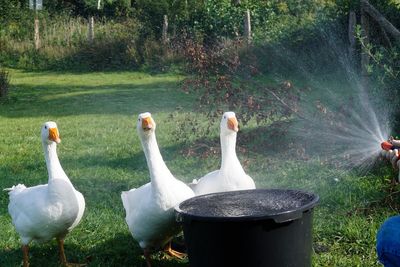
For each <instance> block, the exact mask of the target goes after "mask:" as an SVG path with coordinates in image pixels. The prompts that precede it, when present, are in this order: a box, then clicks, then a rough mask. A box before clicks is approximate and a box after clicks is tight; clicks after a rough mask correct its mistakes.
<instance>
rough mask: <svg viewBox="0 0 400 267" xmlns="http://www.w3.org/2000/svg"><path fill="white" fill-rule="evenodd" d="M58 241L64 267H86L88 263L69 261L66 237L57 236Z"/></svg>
mask: <svg viewBox="0 0 400 267" xmlns="http://www.w3.org/2000/svg"><path fill="white" fill-rule="evenodd" d="M57 243H58V248H59V251H60V261H61V264H62V266H64V267H84V266H86V264H84V263H71V262H67V258H66V257H65V251H64V239H61V238H57ZM24 267H25V266H24Z"/></svg>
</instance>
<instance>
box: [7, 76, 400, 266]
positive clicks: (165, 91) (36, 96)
mask: <svg viewBox="0 0 400 267" xmlns="http://www.w3.org/2000/svg"><path fill="white" fill-rule="evenodd" d="M10 74H11V77H12V81H11V82H12V88H11V92H10V100H9V101H7V102H5V103H0V188H7V187H10V186H12V185H14V184H18V183H24V184H25V185H27V186H32V185H36V184H39V183H46V182H47V171H46V167H45V162H44V157H43V152H42V147H41V143H40V138H39V132H40V127H41V125H42V123H43V122H45V121H48V120H53V121H56V122H57V124H58V127H59V130H60V134H61V139H62V142H61V144H60V145H59V146H58V155H59V158H60V161H61V164H62V166H63V168H64V170H65V171H66V173H67V175H68V176H69V177H70V179H71V181H72V183H73V184H74V185H75V187H76V188H77V189H78V190H79V191H80V192H82V193H83V195H84V196H85V199H86V205H87V206H86V211H85V215H84V217H83V219H82V221H81V223H80V225H79V226H78V227H77V228H75V229H74V231H73V232H72V233H70V234H69V235H68V236H67V238H66V242H65V247H66V254H67V258H68V259H69V260H70V261H72V262H85V263H88V266H144V265H145V262H144V259H143V257H142V252H141V249H140V248H139V246H138V244H137V243H136V242H135V241H134V240H133V239H132V237H131V235H130V233H129V230H128V227H127V226H126V224H125V220H124V216H125V214H124V210H123V207H122V203H121V199H120V193H121V191H123V190H128V189H130V188H132V187H138V186H140V185H142V184H144V183H146V182H147V181H148V180H149V175H148V171H147V166H146V162H145V158H144V154H143V152H142V149H141V146H140V143H139V139H138V137H137V135H136V130H135V122H136V117H137V115H138V114H139V113H141V112H145V111H149V112H151V113H152V114H153V117H154V119H155V121H156V123H158V124H157V133H156V134H157V137H158V142H159V146H160V148H161V153H162V154H163V156H164V160H165V161H166V163H167V165H168V166H169V168H170V169H171V171H172V173H174V174H175V175H176V177H178V178H180V179H182V180H184V181H186V182H188V181H191V179H193V178H198V177H199V176H202V175H204V174H205V173H207V172H209V171H211V170H214V169H216V168H218V166H219V154H218V153H219V152H218V150H217V152H216V153H205V151H204V149H203V150H202V151H197V150H195V151H194V152H193V151H192V152H191V153H188V151H191V150H190V148H191V147H195V145H198V142H200V141H198V140H196V139H195V138H193V136H195V135H194V134H191V131H192V129H191V128H190V127H184V126H185V125H186V126H187V125H188V124H184V123H182V121H183V120H187V119H188V118H190V117H192V116H193V117H196V118H197V119H198V118H200V119H202V120H204V122H203V123H205V124H207V118H206V116H205V115H202V114H199V113H197V112H196V111H195V109H194V108H193V106H194V104H195V102H196V99H197V98H196V95H194V94H185V93H184V92H183V91H181V90H180V88H179V87H180V86H179V81H180V80H181V79H182V77H181V76H179V75H176V74H163V75H149V74H146V73H140V72H107V73H58V72H40V73H34V72H22V71H16V70H11V73H10ZM239 123H240V121H239ZM272 125H273V124H271V127H269V126H268V125H266V126H263V127H257V126H256V125H255V124H252V123H250V124H249V125H247V126H246V127H242V128H241V132H239V136H238V146H239V149H238V154H239V158H240V159H241V161H242V162H243V165H244V167H245V169H246V170H247V172H248V173H249V174H250V175H251V176H252V177H253V178H254V179H255V181H256V184H257V187H259V188H277V187H280V188H300V189H305V190H309V191H313V192H315V193H317V194H319V196H320V204H319V205H318V206H317V208H316V209H315V214H314V246H313V247H314V254H313V265H314V266H346V267H347V266H379V263H378V262H377V257H376V252H375V236H376V232H377V229H378V228H379V226H380V224H381V223H382V222H383V221H384V220H385V218H387V217H388V216H391V215H394V214H396V213H397V211H396V207H394V206H393V203H392V202H391V200H390V199H389V198H387V194H388V193H387V190H388V187H389V183H388V181H389V179H390V178H391V177H392V176H393V175H395V174H394V172H393V171H392V170H391V169H390V168H389V167H385V166H384V164H381V165H383V167H382V166H381V167H380V168H377V169H376V170H374V171H373V172H368V173H364V174H362V175H361V174H358V173H357V172H345V171H343V170H338V169H336V168H334V167H333V166H331V165H330V164H326V163H325V162H323V161H320V160H318V159H317V158H312V159H305V158H301V157H296V156H293V154H292V153H291V151H290V149H289V148H287V147H285V145H283V146H282V145H281V144H285V136H278V137H277V136H276V135H274V134H273V133H274V131H275V130H276V129H274V127H272ZM214 128H215V131H214V132H213V133H212V134H210V135H207V136H203V137H202V140H204V139H207V140H210V142H209V143H210V144H218V132H217V130H218V124H215V127H214ZM249 137H256V138H249ZM182 138H187V139H188V140H193V141H190V142H187V140H183V139H182ZM260 143H261V144H262V145H260ZM7 204H8V195H7V194H6V193H5V192H3V193H1V194H0V266H20V265H21V262H22V253H21V251H20V245H19V240H18V235H17V234H16V232H15V231H14V228H13V226H12V224H11V219H10V217H9V215H8V212H7ZM30 262H31V266H58V265H59V263H58V252H57V246H56V243H55V241H54V242H50V243H47V244H32V246H31V251H30ZM153 262H154V266H188V262H187V261H178V260H175V259H170V258H164V257H163V255H162V254H161V253H158V254H156V255H154V256H153Z"/></svg>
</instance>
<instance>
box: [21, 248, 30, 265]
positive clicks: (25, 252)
mask: <svg viewBox="0 0 400 267" xmlns="http://www.w3.org/2000/svg"><path fill="white" fill-rule="evenodd" d="M22 255H23V261H24V265H23V266H24V267H29V246H28V245H22Z"/></svg>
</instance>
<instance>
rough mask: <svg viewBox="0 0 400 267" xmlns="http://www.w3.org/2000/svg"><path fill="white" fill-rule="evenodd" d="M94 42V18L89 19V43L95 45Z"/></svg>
mask: <svg viewBox="0 0 400 267" xmlns="http://www.w3.org/2000/svg"><path fill="white" fill-rule="evenodd" d="M93 40H94V17H93V16H90V17H89V29H88V41H89V43H93Z"/></svg>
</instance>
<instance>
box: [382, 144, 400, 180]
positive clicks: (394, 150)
mask: <svg viewBox="0 0 400 267" xmlns="http://www.w3.org/2000/svg"><path fill="white" fill-rule="evenodd" d="M381 148H382V151H381V156H382V157H383V158H386V159H387V160H389V161H390V162H391V163H392V166H393V168H394V169H400V161H399V159H400V153H399V149H400V140H397V139H394V138H393V136H391V137H390V138H389V140H387V141H383V142H382V143H381ZM397 181H398V182H399V181H400V173H399V177H398V178H397Z"/></svg>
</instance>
